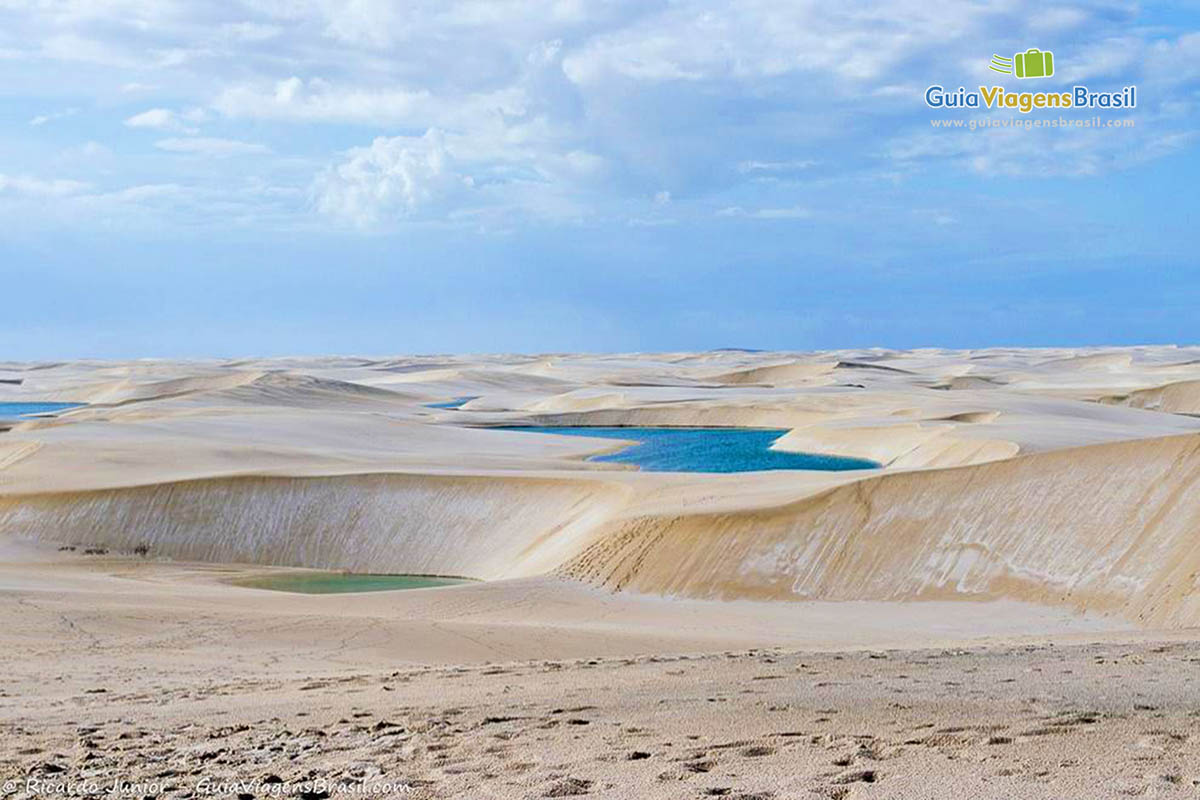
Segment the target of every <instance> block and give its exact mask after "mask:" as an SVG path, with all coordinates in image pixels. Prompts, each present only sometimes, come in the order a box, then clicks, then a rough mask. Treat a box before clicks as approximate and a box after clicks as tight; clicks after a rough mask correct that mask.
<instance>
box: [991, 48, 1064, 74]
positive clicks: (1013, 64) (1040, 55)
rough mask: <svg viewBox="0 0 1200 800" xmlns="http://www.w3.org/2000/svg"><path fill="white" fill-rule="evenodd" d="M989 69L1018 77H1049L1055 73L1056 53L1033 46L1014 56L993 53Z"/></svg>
mask: <svg viewBox="0 0 1200 800" xmlns="http://www.w3.org/2000/svg"><path fill="white" fill-rule="evenodd" d="M988 69H990V70H992V71H993V72H1003V73H1004V74H1006V75H1016V76H1017V77H1018V78H1049V77H1050V76H1051V75H1053V74H1054V53H1051V52H1050V51H1049V50H1038V49H1037V48H1036V47H1031V48H1029V49H1028V50H1026V51H1025V52H1024V53H1017V54H1016V55H1014V56H1013V57H1012V58H1008V57H1006V56H997V55H993V56H992V60H991V63H989V64H988Z"/></svg>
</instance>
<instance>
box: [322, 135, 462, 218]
mask: <svg viewBox="0 0 1200 800" xmlns="http://www.w3.org/2000/svg"><path fill="white" fill-rule="evenodd" d="M474 186H475V181H474V179H473V178H472V177H471V176H470V175H467V174H464V173H463V172H461V171H460V168H459V167H458V165H457V164H456V160H455V157H454V155H453V154H452V153H451V152H450V151H449V150H448V149H447V147H446V144H445V137H444V136H443V134H442V133H441V132H440V131H437V130H430V131H427V132H426V133H425V135H424V136H420V137H415V136H393V137H390V138H388V137H382V136H381V137H379V138H377V139H376V140H375V141H374V142H372V143H371V145H370V146H369V147H358V148H354V149H353V150H350V151H349V152H348V153H347V154H346V158H345V160H344V161H342V162H341V163H340V164H338V165H335V166H333V167H330V168H329V169H327V170H326V171H325V172H324V173H322V174H321V175H320V176H319V177H318V179H317V182H316V186H315V191H316V196H317V206H318V208H319V209H320V210H321V211H322V212H323V213H326V214H329V215H330V216H332V217H335V218H338V219H341V220H343V221H346V222H349V223H351V224H353V225H357V226H359V227H368V226H372V225H375V224H377V223H379V222H380V221H381V220H382V219H383V218H384V217H391V216H402V217H403V216H411V215H413V214H414V213H416V212H418V211H419V210H421V209H427V208H429V207H430V206H432V205H434V204H435V203H445V202H447V201H448V200H450V199H452V198H453V197H454V196H455V195H458V194H462V193H464V192H469V191H470V190H471V189H473V188H474Z"/></svg>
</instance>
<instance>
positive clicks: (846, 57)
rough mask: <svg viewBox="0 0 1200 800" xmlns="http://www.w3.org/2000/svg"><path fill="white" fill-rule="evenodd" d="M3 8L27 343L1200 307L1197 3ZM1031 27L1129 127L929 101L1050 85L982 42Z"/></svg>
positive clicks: (1001, 42)
mask: <svg viewBox="0 0 1200 800" xmlns="http://www.w3.org/2000/svg"><path fill="white" fill-rule="evenodd" d="M0 20H3V26H2V28H0V31H2V32H0V71H3V73H4V75H5V81H4V85H5V86H6V87H7V91H6V92H5V94H4V97H3V99H2V100H0V109H3V115H4V117H3V118H4V120H5V125H4V147H3V150H2V155H0V213H2V214H3V216H4V219H5V222H6V224H5V225H4V226H3V231H4V233H3V237H2V238H0V259H2V263H3V266H0V286H4V287H5V289H6V290H7V291H6V294H8V295H9V297H10V301H9V303H8V304H6V305H7V306H8V308H7V310H6V313H5V315H4V321H3V322H0V344H3V345H4V346H3V347H2V348H0V358H14V359H17V358H20V359H37V358H54V357H133V356H203V355H214V356H222V355H241V354H261V355H267V354H277V353H302V352H307V353H333V352H364V353H365V352H372V353H382V352H448V351H456V350H457V351H473V352H479V351H522V350H523V351H565V350H590V351H597V350H599V351H604V350H613V351H616V350H626V351H627V350H680V349H704V348H710V347H721V346H741V347H759V348H770V349H816V348H833V347H857V346H867V345H879V346H887V347H912V346H923V345H931V346H948V347H973V346H984V345H989V344H995V345H1022V344H1023V345H1039V344H1040V345H1059V344H1061V345H1073V344H1129V343H1139V342H1147V343H1149V342H1178V343H1184V342H1186V341H1194V340H1195V334H1194V333H1193V331H1194V327H1193V326H1191V325H1190V322H1191V320H1190V313H1191V312H1190V308H1192V307H1194V305H1195V302H1196V300H1197V299H1200V275H1197V273H1196V270H1195V269H1194V266H1195V259H1196V257H1195V249H1196V247H1195V245H1196V234H1195V230H1196V228H1197V226H1196V222H1195V219H1194V211H1193V206H1194V200H1191V201H1189V200H1188V198H1189V197H1192V198H1194V196H1195V190H1194V186H1195V183H1196V177H1197V173H1198V172H1200V170H1198V169H1197V167H1198V164H1200V162H1198V159H1197V151H1196V131H1197V117H1198V109H1197V102H1198V99H1200V17H1198V15H1197V14H1196V13H1195V12H1192V11H1188V10H1185V9H1183V8H1182V7H1179V6H1175V5H1164V6H1159V7H1157V8H1155V9H1150V8H1142V7H1140V6H1139V5H1137V4H1134V3H1124V2H1105V3H1089V4H1075V3H1057V4H1053V5H1046V4H1035V3H1032V2H1018V1H1017V0H1012V1H1011V2H1002V3H989V4H979V3H969V2H937V3H928V2H921V3H918V2H912V1H911V0H910V1H906V2H893V3H882V2H879V3H867V4H861V5H856V6H854V7H853V8H851V7H843V6H842V5H840V4H829V3H826V2H789V3H783V2H768V1H767V0H757V1H755V0H746V1H745V2H736V3H717V2H706V1H705V0H677V1H676V2H651V3H646V2H639V3H634V2H607V3H584V2H572V0H557V1H554V2H501V1H500V0H492V1H491V2H482V1H478V2H475V1H471V2H439V3H409V4H400V3H393V2H383V0H355V1H354V2H345V3H334V2H328V1H327V0H311V1H306V0H289V1H288V2H282V0H265V1H264V2H253V3H251V2H246V3H236V2H231V3H223V4H219V5H212V6H209V5H205V4H193V3H187V2H175V1H172V0H157V1H154V2H152V1H150V0H63V1H61V2H53V1H51V0H41V1H31V2H25V1H23V0H0ZM1030 46H1037V47H1041V48H1043V49H1047V50H1053V51H1054V53H1055V59H1056V69H1057V72H1056V75H1055V77H1054V78H1053V79H1052V80H1053V81H1055V83H1054V84H1053V85H1054V86H1062V87H1070V86H1071V85H1075V84H1085V85H1088V86H1090V87H1093V88H1096V89H1104V90H1119V89H1121V88H1123V87H1124V86H1128V85H1137V87H1138V107H1137V108H1136V109H1132V110H1121V111H1110V112H1106V113H1105V114H1104V115H1103V116H1104V117H1105V118H1114V119H1116V118H1129V119H1131V120H1133V122H1134V123H1135V124H1134V125H1133V126H1132V127H1129V128H1122V129H1119V130H1118V129H1108V128H1100V129H1094V128H1093V129H1070V130H1064V129H1057V128H1055V129H1050V128H1045V129H1036V130H1013V129H1010V128H1004V129H986V130H976V131H964V130H948V129H940V128H933V127H931V123H930V121H931V119H936V118H941V117H954V116H956V114H955V113H954V112H950V111H934V110H932V109H930V108H928V107H927V106H926V105H925V103H924V100H923V97H924V92H925V89H926V87H927V86H929V85H930V84H934V83H936V84H941V85H944V86H946V87H948V88H951V89H953V88H957V87H958V86H966V87H969V88H971V87H975V86H978V85H980V84H985V83H986V84H988V85H991V84H993V83H998V84H1000V85H1004V86H1006V87H1007V88H1008V89H1010V90H1013V91H1016V90H1024V89H1029V88H1032V87H1029V86H1025V85H1022V83H1027V82H1021V81H1018V80H1016V79H1014V78H1000V77H999V76H997V75H996V74H995V73H990V72H989V71H988V59H989V58H990V57H991V55H992V54H993V53H1000V54H1004V53H1014V52H1020V51H1022V50H1024V49H1025V48H1026V47H1030ZM1092 113H1093V112H1088V113H1086V114H1085V113H1083V112H1071V114H1070V115H1071V116H1078V117H1085V116H1092ZM987 115H988V114H987V113H986V112H984V113H980V112H974V111H972V112H971V113H970V114H968V115H966V116H976V117H979V116H987ZM963 116H964V113H962V112H958V113H957V117H959V118H962V117H963ZM990 116H996V114H994V113H993V114H991V115H990ZM1002 116H1003V115H1002ZM1007 116H1012V117H1017V116H1020V115H1019V114H1017V113H1016V112H1012V113H1010V114H1008V115H1007Z"/></svg>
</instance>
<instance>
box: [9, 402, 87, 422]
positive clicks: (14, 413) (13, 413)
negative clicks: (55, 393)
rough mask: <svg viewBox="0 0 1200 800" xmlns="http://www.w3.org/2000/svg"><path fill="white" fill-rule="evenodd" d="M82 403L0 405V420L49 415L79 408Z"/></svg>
mask: <svg viewBox="0 0 1200 800" xmlns="http://www.w3.org/2000/svg"><path fill="white" fill-rule="evenodd" d="M81 405H82V403H0V419H8V420H12V419H17V418H18V417H25V416H28V415H30V414H49V413H52V412H55V411H64V410H66V409H68V408H79V407H80V406H81Z"/></svg>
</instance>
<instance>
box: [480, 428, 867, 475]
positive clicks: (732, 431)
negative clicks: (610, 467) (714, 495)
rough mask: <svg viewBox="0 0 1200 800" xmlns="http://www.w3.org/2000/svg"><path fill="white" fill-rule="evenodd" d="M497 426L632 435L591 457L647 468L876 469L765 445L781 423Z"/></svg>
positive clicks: (779, 433)
mask: <svg viewBox="0 0 1200 800" xmlns="http://www.w3.org/2000/svg"><path fill="white" fill-rule="evenodd" d="M502 430H510V431H525V432H528V433H557V434H561V435H564V436H592V437H596V438H601V439H627V440H632V441H636V442H637V444H634V445H630V446H629V447H626V448H623V449H621V450H619V451H617V452H615V453H607V454H605V455H600V456H593V457H592V458H591V459H590V460H592V461H610V462H615V463H620V464H634V465H636V466H638V467H640V468H641V469H643V470H646V471H647V472H759V471H767V470H782V469H804V470H821V471H825V472H837V471H844V470H852V469H878V468H880V467H881V466H882V465H881V464H879V463H878V462H875V461H869V460H867V459H865V458H850V457H847V456H831V455H823V454H820V453H790V452H787V451H784V450H772V449H771V445H772V444H773V443H774V442H775V441H776V440H777V439H778V438H779V437H780V436H782V435H783V434H785V433H787V430H786V429H761V428H635V427H629V428H621V427H593V426H578V425H576V426H546V425H524V426H518V425H509V426H504V427H503V428H502Z"/></svg>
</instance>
